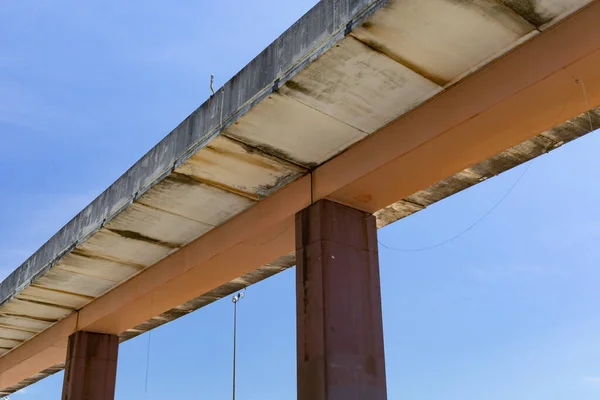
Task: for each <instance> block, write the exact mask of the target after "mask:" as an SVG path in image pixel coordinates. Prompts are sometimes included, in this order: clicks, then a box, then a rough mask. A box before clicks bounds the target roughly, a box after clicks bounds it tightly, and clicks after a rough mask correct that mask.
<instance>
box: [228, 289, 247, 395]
mask: <svg viewBox="0 0 600 400" xmlns="http://www.w3.org/2000/svg"><path fill="white" fill-rule="evenodd" d="M244 295H245V294H244V292H239V293H238V294H236V295H235V296H233V297H232V298H231V301H232V302H233V382H232V388H231V391H232V399H233V400H235V383H236V364H237V359H236V356H237V303H238V301H240V300H241V299H243V298H244Z"/></svg>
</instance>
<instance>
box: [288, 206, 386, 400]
mask: <svg viewBox="0 0 600 400" xmlns="http://www.w3.org/2000/svg"><path fill="white" fill-rule="evenodd" d="M296 265H297V266H296V271H297V273H296V274H297V275H296V277H297V279H296V297H297V330H298V331H297V340H298V400H359V399H361V400H384V399H386V398H387V391H386V378H385V359H384V350H383V324H382V314H381V293H380V287H379V260H378V252H377V228H376V225H375V217H373V216H372V215H370V214H368V213H365V212H363V211H359V210H355V209H353V208H349V207H346V206H342V205H340V204H337V203H334V202H331V201H327V200H321V201H319V202H317V203H315V204H313V205H311V206H310V207H308V208H306V209H305V210H303V211H301V212H299V213H298V214H297V215H296Z"/></svg>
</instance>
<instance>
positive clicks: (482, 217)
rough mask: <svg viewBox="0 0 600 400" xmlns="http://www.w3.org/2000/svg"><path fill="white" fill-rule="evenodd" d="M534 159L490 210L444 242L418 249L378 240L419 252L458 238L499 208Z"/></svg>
mask: <svg viewBox="0 0 600 400" xmlns="http://www.w3.org/2000/svg"><path fill="white" fill-rule="evenodd" d="M532 162H533V160H531V161H529V163H528V164H527V167H525V169H523V172H522V173H521V175H519V177H518V178H517V180H516V181H515V182H514V183H513V184H512V186H511V187H510V188H509V189H508V190H507V191H506V193H504V195H503V196H502V197H501V198H500V200H498V201H497V202H496V204H494V206H493V207H492V208H490V209H489V210H488V212H486V213H485V214H483V215H482V216H481V217H480V218H479V219H478V220H476V221H475V222H473V223H472V224H471V225H469V226H468V227H467V228H466V229H465V230H463V231H462V232H460V233H458V234H456V235H454V236H452V237H451V238H449V239H446V240H444V241H443V242H440V243H437V244H435V245H433V246H427V247H421V248H418V249H400V248H397V247H392V246H388V245H386V244H384V243H382V242H380V241H379V240H378V241H377V242H378V243H379V244H380V245H381V246H382V247H385V248H386V249H389V250H394V251H402V252H419V251H425V250H432V249H435V248H438V247H440V246H443V245H445V244H447V243H450V242H452V241H454V240H456V239H458V238H459V237H461V236H462V235H464V234H465V233H467V232H469V231H470V230H471V229H473V228H474V227H475V226H477V225H478V224H479V223H480V222H481V221H483V220H484V219H485V218H487V217H488V216H489V215H490V214H491V213H492V212H494V210H495V209H496V208H498V206H499V205H500V204H502V202H503V201H504V200H505V199H506V198H507V197H508V195H509V194H510V193H511V192H512V191H513V189H514V188H515V187H516V186H517V184H518V183H519V182H520V181H521V179H523V176H525V173H526V172H527V171H528V170H529V167H531V164H532Z"/></svg>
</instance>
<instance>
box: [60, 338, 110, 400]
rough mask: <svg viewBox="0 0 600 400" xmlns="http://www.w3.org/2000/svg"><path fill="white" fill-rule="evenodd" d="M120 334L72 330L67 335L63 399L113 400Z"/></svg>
mask: <svg viewBox="0 0 600 400" xmlns="http://www.w3.org/2000/svg"><path fill="white" fill-rule="evenodd" d="M118 350H119V337H118V336H116V335H106V334H102V333H90V332H82V331H79V332H75V333H74V334H72V335H71V336H70V337H69V348H68V350H67V362H66V366H65V379H64V383H63V393H62V399H63V400H113V399H114V398H115V382H116V379H117V355H118Z"/></svg>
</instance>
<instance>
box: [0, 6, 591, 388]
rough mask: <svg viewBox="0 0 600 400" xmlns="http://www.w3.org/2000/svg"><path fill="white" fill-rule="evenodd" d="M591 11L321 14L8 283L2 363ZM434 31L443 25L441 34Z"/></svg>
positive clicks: (480, 172)
mask: <svg viewBox="0 0 600 400" xmlns="http://www.w3.org/2000/svg"><path fill="white" fill-rule="evenodd" d="M509 3H510V4H509ZM526 3H527V4H530V5H533V6H532V7H533V10H534V11H535V10H537V11H536V12H537V13H538V14H539V15H543V18H544V22H543V26H542V25H540V24H538V23H537V22H532V21H533V19H532V17H531V16H528V17H527V18H526V16H525V15H520V14H518V13H519V11H518V10H519V9H526V8H523V7H524V6H527V4H526ZM584 3H585V2H582V1H578V2H577V4H575V5H573V3H572V2H568V1H566V0H565V1H561V0H539V1H533V2H532V1H529V2H525V1H523V2H519V1H512V2H509V1H505V2H499V1H493V0H477V1H473V2H456V1H453V0H432V1H431V2H421V1H413V0H389V1H374V0H371V1H342V0H337V1H327V0H325V1H322V2H320V3H319V4H318V5H317V6H316V7H315V8H314V9H313V10H312V11H310V12H309V13H308V14H307V15H306V16H305V17H303V18H302V19H301V20H300V21H299V22H298V23H296V24H295V25H294V26H292V28H290V30H289V31H288V32H286V33H285V34H284V35H282V37H280V38H279V39H278V40H277V41H275V43H274V44H272V45H271V46H269V47H268V48H267V49H266V50H265V51H264V52H263V53H261V54H260V55H259V56H258V57H257V58H256V59H255V60H254V61H252V62H251V63H250V64H249V65H248V66H247V67H246V68H244V69H243V70H242V71H241V72H240V73H239V74H238V75H236V77H234V78H233V79H232V80H231V81H230V82H228V83H227V84H226V85H225V87H224V88H222V89H221V90H219V91H218V92H217V93H216V94H215V95H214V96H213V97H212V98H211V99H209V101H207V102H206V103H205V104H204V105H202V106H201V107H200V108H199V109H198V110H196V111H195V112H194V113H192V115H190V117H188V118H187V119H186V120H185V121H184V122H183V123H181V124H180V125H179V126H178V127H177V128H176V129H175V130H174V131H173V132H172V133H171V134H170V135H169V136H167V137H166V138H165V139H164V140H163V141H162V142H161V143H159V145H157V146H156V147H155V148H154V149H153V150H152V151H150V152H149V153H148V154H147V155H146V156H144V157H143V158H142V160H140V162H138V163H137V164H136V165H135V166H133V167H132V168H131V169H130V170H129V171H128V172H127V173H126V174H125V175H124V176H123V177H122V178H120V179H119V180H118V181H117V182H116V183H115V184H114V185H113V186H111V187H110V188H109V189H108V190H107V191H106V192H105V193H103V194H102V195H101V196H100V197H99V198H98V199H96V200H95V201H94V202H93V203H92V204H91V205H90V206H88V207H87V208H86V209H85V210H84V211H83V212H82V213H81V214H80V215H78V216H77V217H76V218H75V219H74V220H73V221H71V222H70V223H69V224H68V225H67V226H66V227H65V228H63V229H62V230H61V231H60V232H59V233H58V234H57V235H56V236H55V237H54V238H52V239H51V240H50V241H49V242H48V243H47V244H46V245H45V246H44V247H43V248H42V249H40V251H38V252H37V253H36V254H35V255H34V256H32V257H31V258H30V259H29V260H28V261H27V262H26V263H25V264H24V265H23V266H21V267H20V268H19V269H18V270H17V271H16V272H15V273H14V274H13V275H11V276H10V277H9V278H8V279H7V280H6V281H5V282H3V283H2V284H0V304H1V306H0V337H2V338H5V339H6V340H4V341H0V355H1V354H3V353H6V352H9V351H10V350H11V349H14V348H15V346H19V345H20V344H21V343H27V341H28V340H30V339H31V338H32V337H34V336H35V335H36V334H38V333H39V332H42V331H44V330H45V329H47V328H48V327H51V326H52V325H53V324H56V322H57V321H60V320H61V319H63V318H65V317H67V316H69V315H71V316H73V315H72V314H73V313H74V312H75V311H76V310H81V309H82V308H84V307H86V305H88V303H90V302H92V301H96V299H97V298H98V297H99V296H102V295H103V294H105V293H107V292H109V291H112V290H114V288H115V287H116V286H118V285H120V284H122V283H123V282H124V281H126V280H128V279H131V278H132V277H134V276H135V275H136V274H140V273H142V272H150V271H154V270H155V269H154V268H152V269H151V270H150V271H146V270H147V269H148V268H150V267H152V266H156V265H157V263H158V262H159V261H160V260H162V259H164V258H166V257H169V255H172V254H173V253H177V252H179V251H180V249H182V248H185V246H187V244H188V243H190V242H192V241H193V240H195V239H196V238H198V237H200V236H204V235H205V234H208V233H209V232H210V231H211V230H213V229H214V228H216V227H218V226H220V225H222V224H224V223H225V222H226V221H228V220H229V219H232V218H234V217H236V216H239V214H240V213H243V212H244V211H247V210H250V211H252V208H253V207H254V206H255V205H256V204H257V203H258V202H262V201H264V200H265V199H267V198H269V197H270V196H272V195H273V194H275V193H276V192H278V193H279V189H281V188H282V187H284V186H286V185H288V184H290V183H292V182H294V183H297V182H298V180H299V179H300V178H301V177H302V176H303V175H305V174H308V173H309V171H310V170H313V172H314V171H315V170H314V169H315V168H316V167H318V166H320V165H321V166H322V164H323V163H325V162H326V161H327V160H329V159H331V158H332V157H338V155H339V154H340V153H342V152H344V151H346V150H348V147H349V146H351V145H353V144H354V143H356V142H357V141H360V140H363V139H365V138H369V136H370V135H371V134H373V133H374V132H375V131H378V130H379V129H380V128H381V127H382V126H383V125H385V124H386V123H388V122H389V121H393V120H396V119H397V118H398V117H400V116H401V115H403V114H406V113H408V112H410V111H411V110H412V109H414V108H416V107H419V106H420V105H421V104H422V103H423V102H426V101H427V100H429V99H430V98H431V97H432V96H435V95H436V94H438V93H440V92H445V91H447V90H448V88H450V90H451V87H452V86H453V85H455V83H456V82H458V81H460V80H461V79H463V78H464V77H465V76H466V75H469V74H471V73H472V72H473V71H476V70H478V69H480V68H481V67H482V66H483V65H485V64H487V63H489V62H490V61H492V60H494V59H496V58H498V57H500V56H502V55H503V54H505V53H506V52H508V51H510V50H511V49H513V48H514V47H515V46H518V45H520V44H521V43H523V42H524V41H527V40H528V39H530V38H531V37H534V36H536V35H538V34H539V33H540V31H542V30H544V29H546V27H548V26H550V25H552V24H554V23H555V22H556V21H559V20H560V19H562V18H564V17H565V16H566V15H567V14H568V13H569V12H572V11H574V10H576V9H577V8H578V7H580V6H582V5H584ZM519 7H521V8H519ZM530 8H531V7H530ZM540 10H542V11H540ZM432 21H435V24H436V25H437V28H440V29H435V30H432V29H431V26H432V25H431V22H432ZM474 31H477V32H478V33H479V34H478V35H473V32H474ZM484 72H485V71H484ZM442 94H443V93H442ZM434 100H435V99H434ZM417 111H418V110H417ZM577 112H581V111H577ZM411 115H412V113H411ZM570 115H571V116H572V115H575V113H572V114H570ZM565 119H566V118H565ZM560 121H562V119H561V120H560ZM557 122H559V121H555V122H553V123H557ZM544 129H545V128H544ZM572 131H573V129H567V130H566V131H565V132H572ZM536 132H537V131H536ZM379 133H380V132H379ZM408 133H410V132H407V133H406V134H408ZM534 133H535V132H531V134H534ZM563 133H564V132H563ZM579 134H583V133H581V132H579V131H577V132H576V133H569V134H566V135H562V136H565V137H568V138H574V137H578V135H579ZM554 136H556V135H554ZM554 136H553V135H551V134H548V136H547V137H542V136H540V137H537V138H534V139H536V140H535V141H534V140H532V141H528V142H526V143H524V144H522V145H520V147H519V146H516V147H515V148H513V149H509V150H506V151H504V152H502V153H501V154H499V155H497V156H494V157H492V158H490V159H489V160H487V161H485V162H484V163H481V165H477V166H474V167H471V168H468V169H467V170H464V171H461V172H460V173H458V174H456V175H455V176H452V177H450V178H447V179H445V180H443V181H441V182H438V183H437V184H435V185H433V186H432V187H430V188H428V189H425V190H421V191H419V192H417V193H413V194H412V195H410V196H408V197H405V198H404V199H403V200H401V201H400V202H398V203H396V204H394V205H393V206H391V207H387V208H386V209H384V210H383V211H381V212H379V213H378V220H379V222H380V225H383V224H387V223H390V222H393V221H394V220H397V219H398V218H401V217H402V216H406V215H408V213H410V212H414V211H417V210H419V209H422V208H423V207H426V206H428V205H429V204H432V203H433V202H435V201H439V200H440V199H442V198H444V197H445V196H448V195H451V194H452V193H455V192H456V191H458V190H462V189H464V188H466V187H468V186H470V185H472V184H475V183H477V182H478V181H479V180H480V179H485V178H487V177H489V176H493V175H494V174H496V173H499V172H501V171H502V170H504V169H506V168H510V167H511V166H514V165H517V164H518V163H519V162H523V161H524V160H527V159H529V158H531V157H535V156H536V155H537V154H541V153H540V151H541V150H544V149H547V148H548V147H553V146H556V145H560V144H561V142H564V141H565V140H562V139H561V138H560V137H558V136H560V135H558V136H557V137H556V138H555V139H556V140H555V139H554ZM562 136H561V137H562ZM528 137H529V136H528ZM520 140H522V139H520ZM516 142H517V141H514V142H512V143H511V145H512V144H514V143H516ZM363 143H364V142H363ZM361 144H362V143H361ZM359 145H360V144H359ZM355 148H356V147H354V149H355ZM351 150H353V149H349V151H351ZM499 150H500V149H497V150H495V151H499ZM347 153H348V152H346V154H347ZM462 168H464V167H463V166H461V169H462ZM318 171H319V169H316V172H317V173H318ZM455 172H456V170H454V171H452V173H455ZM440 178H441V177H440ZM437 179H439V178H437ZM432 181H433V180H432ZM429 184H431V182H428V183H427V185H429ZM423 186H426V185H423ZM423 186H421V187H423ZM421 187H420V188H421ZM420 188H419V189H420ZM415 190H416V189H415ZM406 194H407V193H406ZM406 194H402V195H401V196H396V197H394V198H393V199H390V201H388V202H386V203H385V204H380V205H378V207H377V208H379V207H381V206H384V205H388V204H389V203H390V202H392V201H397V200H398V198H400V197H404V196H405V195H406ZM370 211H376V208H373V210H370ZM290 250H291V249H288V250H285V252H287V251H290ZM266 261H268V260H261V261H260V262H259V263H256V265H253V266H252V268H256V267H257V266H258V265H260V264H261V263H263V262H266ZM280 261H281V260H280ZM275 264H276V265H271V264H270V265H267V266H265V267H262V268H259V269H258V270H256V271H253V272H251V273H246V272H247V271H244V272H243V273H241V274H240V275H244V274H245V275H244V276H238V277H236V278H234V277H231V278H234V279H232V280H231V281H230V282H228V283H226V284H224V285H223V286H221V287H218V288H216V289H215V288H213V289H212V290H210V291H208V292H207V293H205V294H203V295H201V296H200V297H199V298H197V299H194V300H190V301H187V300H188V299H189V298H191V297H195V296H198V295H199V294H200V293H201V292H200V291H197V292H194V294H193V295H190V296H189V297H186V298H185V299H184V298H181V299H180V300H178V301H182V302H184V301H187V302H186V303H185V304H184V305H181V306H179V307H175V308H174V309H172V310H168V308H164V309H161V310H160V311H157V312H156V313H155V314H152V317H153V318H151V319H150V320H149V321H147V322H146V323H142V324H141V325H140V326H137V327H135V328H131V329H130V327H132V326H135V324H138V323H139V322H140V321H142V320H141V319H140V320H139V321H138V320H136V322H135V323H132V324H130V325H128V326H127V327H125V328H124V329H126V332H121V331H119V332H116V331H115V332H113V333H120V334H121V338H122V339H123V340H125V339H127V338H129V337H132V336H135V335H136V334H139V333H141V332H143V331H145V330H147V329H151V328H152V327H153V326H156V325H159V324H162V323H165V322H168V321H170V320H172V319H175V318H177V317H178V316H181V315H183V314H185V313H187V312H190V311H192V310H194V309H196V308H198V307H201V306H203V305H206V304H208V303H210V302H211V301H214V300H215V299H217V298H219V297H220V296H222V295H225V294H227V293H229V292H230V291H234V290H237V289H238V288H239V287H242V286H245V285H247V284H250V283H253V282H255V281H257V280H260V279H262V278H264V277H266V276H269V275H271V274H273V273H276V272H277V271H279V270H281V269H282V268H285V267H287V266H289V265H291V264H290V263H289V260H287V261H285V262H277V263H275ZM228 279H229V278H228ZM202 284H204V283H203V282H202ZM222 284H223V282H219V285H222ZM215 286H216V285H215ZM207 289H208V288H207ZM109 294H114V293H109ZM176 304H178V303H177V302H175V301H173V304H169V307H173V306H175V305H176ZM166 310H168V311H166ZM157 314H160V315H159V316H158V317H154V316H156V315H157ZM63 322H64V321H63ZM53 362H56V361H53ZM48 365H51V364H46V365H44V367H43V368H46V367H47V366H48ZM1 367H2V358H0V368H1ZM40 369H41V368H40ZM52 371H54V369H51V370H50V371H49V372H52ZM38 375H39V376H42V375H43V373H41V374H38ZM38 375H36V376H38ZM32 379H36V377H30V378H28V379H25V380H24V381H22V382H21V383H19V385H24V384H28V383H31V382H32ZM12 382H13V383H14V381H12ZM11 384H12V383H11ZM19 385H17V386H19ZM17 386H15V387H17ZM21 387H22V386H21ZM13 389H14V388H13Z"/></svg>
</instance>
